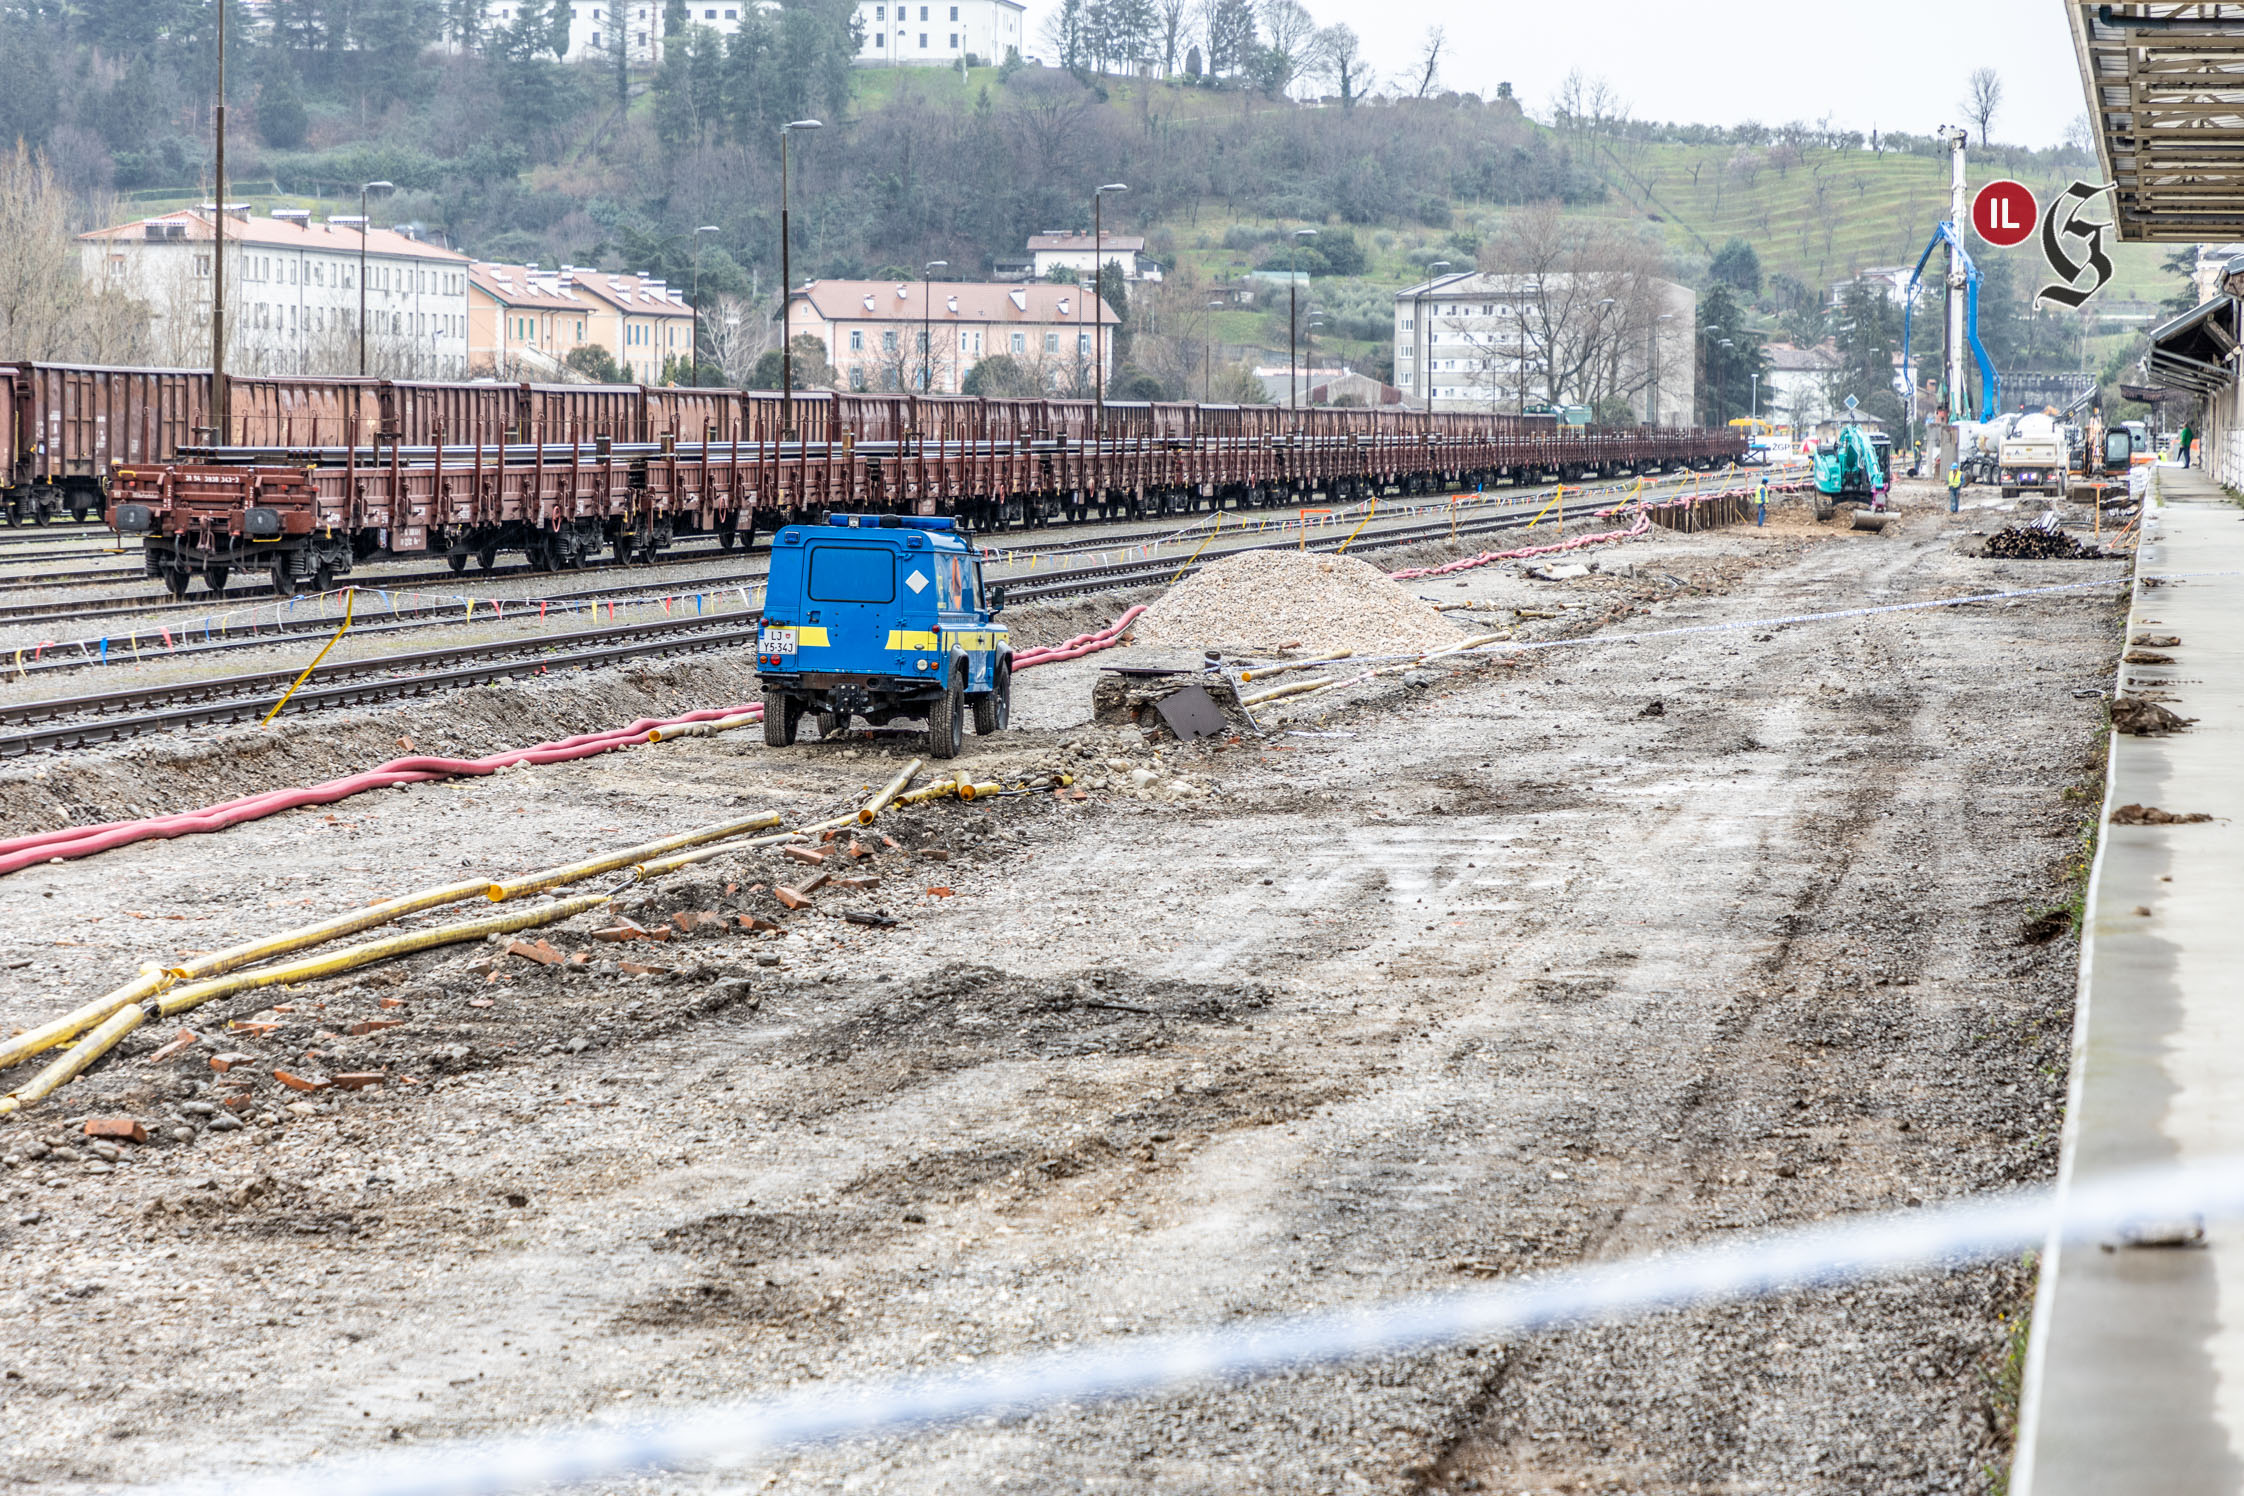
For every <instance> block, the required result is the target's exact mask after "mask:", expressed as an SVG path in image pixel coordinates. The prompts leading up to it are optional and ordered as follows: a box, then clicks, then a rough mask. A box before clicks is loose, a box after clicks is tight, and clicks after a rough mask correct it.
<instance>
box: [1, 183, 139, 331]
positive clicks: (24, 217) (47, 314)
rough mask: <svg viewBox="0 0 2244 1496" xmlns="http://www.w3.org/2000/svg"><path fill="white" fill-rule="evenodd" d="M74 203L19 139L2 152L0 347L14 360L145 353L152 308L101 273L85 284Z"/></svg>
mask: <svg viewBox="0 0 2244 1496" xmlns="http://www.w3.org/2000/svg"><path fill="white" fill-rule="evenodd" d="M71 206H72V205H71V200H70V195H69V193H68V192H66V191H65V190H64V189H63V187H62V185H61V183H59V182H58V181H57V180H56V179H55V173H54V169H53V168H52V167H50V166H49V165H48V164H47V162H46V159H45V158H44V157H42V156H38V155H35V154H33V153H32V152H31V151H30V150H29V149H28V148H27V147H26V146H25V145H24V144H23V143H22V142H21V141H18V142H17V143H16V148H15V151H14V153H13V154H12V155H6V156H0V348H5V349H7V350H8V354H7V356H8V357H10V358H23V359H86V360H97V359H98V360H123V361H130V360H137V359H140V358H144V357H146V337H147V327H148V308H147V307H146V306H145V305H144V304H142V303H141V302H140V301H138V300H137V299H136V298H134V297H133V296H131V295H130V294H129V293H127V292H126V291H125V290H123V289H122V288H121V287H118V288H112V287H110V286H109V285H108V284H107V283H106V278H105V276H103V275H96V276H94V277H93V278H92V279H93V284H91V285H89V284H88V283H87V281H88V278H87V277H86V276H85V275H83V274H82V273H81V271H80V267H79V258H80V256H79V250H78V247H77V246H76V245H75V244H73V243H72V242H71Z"/></svg>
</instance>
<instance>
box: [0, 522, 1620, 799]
mask: <svg viewBox="0 0 2244 1496" xmlns="http://www.w3.org/2000/svg"><path fill="white" fill-rule="evenodd" d="M1607 503H1608V499H1607V498H1606V497H1605V496H1602V495H1601V496H1598V497H1596V498H1585V499H1583V500H1582V501H1581V502H1579V503H1577V504H1570V505H1566V506H1564V513H1565V517H1567V518H1576V519H1578V518H1581V517H1583V516H1584V515H1588V514H1592V513H1594V512H1596V511H1597V510H1598V509H1601V508H1604V507H1606V505H1607ZM1527 522H1528V517H1527V516H1526V515H1522V514H1503V515H1484V516H1482V517H1480V518H1478V519H1474V520H1461V521H1459V522H1458V523H1457V525H1456V526H1455V527H1454V530H1453V529H1452V527H1451V526H1450V525H1448V524H1444V523H1434V524H1421V525H1407V526H1401V527H1398V528H1395V529H1390V530H1384V531H1379V532H1375V533H1367V534H1364V535H1361V536H1358V537H1355V538H1354V539H1353V540H1351V538H1350V537H1348V536H1346V535H1337V534H1336V535H1327V536H1321V537H1318V538H1316V539H1314V540H1310V541H1308V542H1307V543H1306V547H1305V548H1306V549H1309V550H1315V551H1318V552H1320V553H1322V552H1329V551H1338V550H1340V549H1341V548H1342V547H1343V546H1346V547H1347V548H1348V549H1350V550H1384V549H1389V548H1393V547H1398V546H1408V545H1422V544H1425V543H1427V542H1429V541H1436V540H1443V539H1447V538H1449V537H1450V536H1451V535H1452V534H1455V535H1457V536H1459V537H1462V536H1465V535H1475V534H1484V533H1488V532H1491V531H1503V530H1515V529H1523V528H1525V527H1526V525H1527ZM1286 545H1287V542H1284V541H1274V542H1270V543H1268V544H1264V545H1242V546H1232V547H1228V548H1224V549H1221V550H1217V551H1214V552H1213V554H1209V555H1205V556H1203V557H1201V558H1199V559H1197V560H1192V561H1179V560H1178V559H1177V558H1174V557H1171V558H1169V559H1167V560H1160V561H1145V562H1128V563H1117V564H1112V565H1101V566H1086V567H1077V568H1074V569H1072V570H1071V571H1070V572H1068V573H1066V574H1063V575H1060V576H1055V577H1053V578H1051V579H1050V580H1048V581H1042V582H1010V581H1009V582H1007V583H1006V584H1005V586H1006V589H1007V591H1008V593H1009V595H1010V596H1012V597H1013V598H1015V599H1018V600H1022V601H1027V600H1048V599H1054V598H1062V597H1079V596H1086V595H1089V594H1093V593H1098V592H1111V591H1115V590H1117V589H1120V588H1125V587H1137V586H1145V585H1151V584H1158V583H1161V582H1165V581H1168V580H1171V579H1175V578H1181V577H1185V576H1190V575H1192V574H1193V573H1195V572H1197V571H1199V570H1201V569H1202V568H1204V567H1206V566H1208V565H1210V564H1212V563H1213V562H1214V561H1216V560H1219V559H1221V558H1223V557H1225V556H1232V555H1237V554H1238V553H1240V552H1241V551H1250V550H1278V549H1284V548H1285V547H1286ZM759 616H760V615H759V614H757V613H756V612H754V611H750V610H731V611H728V612H724V613H715V614H708V615H705V616H703V617H700V618H696V619H691V620H684V619H677V620H673V619H663V620H659V621H655V622H650V623H643V624H623V625H616V626H613V627H610V628H605V629H585V630H577V631H574V632H571V633H567V634H560V635H537V636H532V637H525V638H518V639H507V640H490V641H484V642H480V643H476V644H465V645H456V646H451V647H448V648H444V649H435V650H421V651H416V652H413V653H411V654H394V655H381V656H376V657H373V658H369V659H364V660H348V661H343V662H340V663H338V664H336V665H331V666H323V667H321V668H320V669H319V670H317V671H315V672H314V673H313V675H312V677H311V679H310V680H309V681H307V683H306V685H305V686H304V688H303V689H301V690H299V691H298V692H297V693H296V694H295V695H294V696H292V697H289V698H288V701H287V711H288V713H289V714H291V715H293V714H296V713H301V712H311V711H324V710H331V709H334V708H338V707H345V706H358V705H364V704H368V703H372V702H378V701H387V700H394V699H396V698H398V697H401V696H420V695H427V694H429V693H430V692H433V691H441V690H447V689H451V688H454V687H458V686H472V685H482V684H486V683H488V682H491V681H496V680H504V679H508V678H510V677H514V676H520V675H534V674H549V673H552V672H553V671H556V670H569V669H579V668H581V669H593V668H597V667H599V666H601V665H609V664H616V663H620V662H623V661H627V660H633V659H644V658H649V657H652V656H660V655H668V654H678V653H687V652H695V651H700V650H706V649H713V648H721V647H724V646H727V645H731V644H738V643H746V642H749V641H752V640H753V639H754V638H755V633H756V628H755V626H756V622H757V619H758V618H759ZM328 622H329V623H332V620H328ZM556 650H558V653H556V652H555V651H556ZM463 661H465V662H472V663H465V664H463V663H460V662H463ZM415 667H430V668H427V669H426V671H425V673H420V674H399V673H397V672H398V671H400V670H401V669H405V670H411V669H413V668H415ZM295 676H296V672H294V671H289V670H272V671H258V672H252V673H246V674H243V675H237V676H217V677H206V678H204V679H200V680H193V681H185V682H173V683H167V684H163V685H154V686H142V687H131V688H127V689H124V690H119V691H104V692H99V693H95V694H93V695H88V696H76V697H58V698H53V699H50V700H45V701H35V702H22V703H17V704H15V705H11V706H0V723H14V724H22V730H20V731H17V732H13V733H8V734H4V735H0V758H10V757H20V756H22V755H24V754H29V753H37V752H40V751H42V750H63V749H70V748H82V747H86V746H89V745H92V744H96V743H102V742H112V741H115V740H118V739H121V738H128V737H134V736H138V735H140V734H143V733H149V732H162V731H167V730H173V729H178V728H185V727H202V726H213V725H219V724H224V723H228V722H239V721H245V720H249V719H251V718H253V717H261V716H263V715H264V714H265V713H267V712H269V711H271V710H272V709H273V707H274V705H275V703H276V702H278V701H280V700H281V697H282V692H283V690H284V689H285V687H286V686H287V685H288V684H289V682H291V681H293V680H294V679H295ZM147 708H155V709H154V710H146V709H147ZM63 719H67V720H63Z"/></svg>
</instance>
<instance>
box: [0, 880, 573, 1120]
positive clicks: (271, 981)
mask: <svg viewBox="0 0 2244 1496" xmlns="http://www.w3.org/2000/svg"><path fill="white" fill-rule="evenodd" d="M606 902H608V895H606V894H601V893H588V894H579V895H578V896H577V897H575V898H573V899H557V900H555V901H554V902H552V903H549V904H538V905H535V906H533V907H531V908H527V909H517V910H515V911H513V912H511V913H508V914H494V915H489V916H486V917H485V918H483V919H471V920H466V921H463V922H461V923H459V924H455V925H437V926H435V927H433V928H431V929H427V930H411V931H408V932H406V933H405V934H402V935H390V936H385V937H384V938H382V939H380V940H373V941H369V942H367V943H366V944H364V945H354V946H351V947H349V948H348V949H346V950H340V951H334V952H331V953H329V954H327V955H324V956H312V957H309V958H307V959H305V960H302V961H291V962H289V963H287V964H285V965H282V966H268V967H265V968H264V969H263V970H261V971H250V972H235V973H233V974H232V975H229V976H222V977H215V978H213V979H211V980H209V981H204V982H190V983H188V984H187V985H185V986H183V987H174V988H173V989H172V990H171V991H170V992H168V993H166V994H165V995H164V996H163V997H161V998H160V999H158V1000H157V1002H156V1005H155V1007H156V1013H157V1014H158V1015H159V1016H162V1017H166V1018H169V1017H172V1016H174V1015H176V1014H179V1013H184V1012H186V1011H187V1010H188V1009H190V1008H196V1007H200V1006H201V1005H202V1004H204V1003H206V1002H209V1001H211V1000H212V999H213V998H219V997H225V996H228V995H230V994H232V993H235V992H244V991H248V990H251V989H253V988H258V987H274V986H281V985H284V984H286V983H290V982H308V981H311V980H313V979H314V978H317V977H325V976H334V975H336V974H337V973H340V972H345V971H356V970H357V969H358V968H359V967H361V966H371V965H373V964H374V963H375V962H377V961H386V960H388V959H390V958H391V957H393V956H408V955H411V954H413V953H414V952H416V951H426V950H433V949H435V948H436V947H437V946H440V945H457V944H459V943H460V942H462V941H467V940H481V939H483V938H484V937H485V936H487V935H510V934H512V933H514V932H515V931H517V930H528V929H532V928H534V927H536V926H538V925H549V924H553V923H554V922H556V921H558V920H564V919H568V918H569V917H570V916H572V915H577V914H582V913H584V912H585V911H586V910H588V909H594V908H597V907H599V906H600V905H602V904H605V903H606ZM148 1017H149V1012H148V1009H147V1008H145V1007H142V1006H140V1005H138V1004H135V1005H134V1006H132V1007H130V1008H126V1009H124V1010H122V1011H120V1012H117V1013H114V1014H112V1015H111V1016H110V1017H109V1019H108V1021H107V1022H105V1023H103V1024H102V1025H101V1026H100V1027H99V1028H97V1029H95V1030H94V1031H93V1032H92V1033H91V1034H88V1035H87V1036H86V1037H85V1038H84V1039H83V1040H81V1041H80V1042H79V1043H78V1045H77V1047H76V1048H74V1049H72V1050H71V1051H70V1053H68V1054H66V1055H64V1056H63V1057H62V1058H61V1059H59V1060H56V1061H55V1062H54V1063H53V1064H51V1065H49V1066H48V1067H47V1068H46V1069H44V1070H42V1071H40V1072H39V1073H38V1074H37V1075H35V1076H33V1077H32V1079H31V1082H30V1084H28V1085H26V1086H24V1087H22V1088H21V1089H20V1090H18V1091H16V1092H15V1093H13V1094H12V1095H9V1096H5V1097H0V1116H5V1115H7V1114H8V1113H10V1112H15V1111H20V1110H22V1109H23V1108H24V1107H27V1106H30V1105H32V1104H33V1103H35V1102H38V1101H43V1100H45V1099H46V1098H47V1097H48V1096H50V1095H52V1094H53V1093H54V1092H55V1091H56V1090H58V1089H60V1088H61V1087H63V1086H65V1085H67V1084H69V1083H70V1082H71V1081H73V1080H75V1079H76V1078H77V1077H78V1076H79V1075H81V1074H83V1073H84V1072H85V1069H86V1067H87V1066H89V1065H91V1064H92V1063H93V1062H94V1061H95V1060H98V1059H100V1058H101V1057H102V1056H103V1055H104V1054H107V1053H108V1052H109V1051H110V1050H111V1049H113V1048H115V1047H116V1044H117V1041H118V1040H120V1039H122V1038H124V1036H125V1035H127V1034H129V1033H131V1032H132V1031H133V1030H134V1029H136V1028H138V1027H140V1025H141V1024H143V1023H145V1022H146V1021H147V1020H148Z"/></svg>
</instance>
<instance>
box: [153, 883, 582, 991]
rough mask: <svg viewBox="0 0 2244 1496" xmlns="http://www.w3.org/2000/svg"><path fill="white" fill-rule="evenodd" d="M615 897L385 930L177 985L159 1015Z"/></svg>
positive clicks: (527, 923) (550, 919)
mask: <svg viewBox="0 0 2244 1496" xmlns="http://www.w3.org/2000/svg"><path fill="white" fill-rule="evenodd" d="M610 897H611V896H610V895H608V894H604V893H580V894H578V895H577V896H576V897H574V898H568V899H555V900H554V901H553V902H551V903H549V904H533V905H531V906H529V907H528V908H524V909H516V910H513V911H511V912H510V913H506V914H487V915H485V916H484V917H483V918H481V919H470V920H462V921H461V922H460V923H458V924H456V925H433V926H431V927H430V928H428V929H426V930H407V931H406V932H405V933H403V934H401V935H385V936H383V937H382V938H381V939H380V940H370V941H368V942H367V943H366V944H364V945H354V946H347V947H345V948H344V949H342V950H339V951H331V952H329V953H328V954H327V955H324V956H307V957H306V958H305V959H303V960H301V961H290V962H288V963H286V964H285V965H281V966H266V967H261V968H259V969H258V970H256V971H237V972H235V973H233V974H232V975H230V976H223V977H216V978H213V979H212V980H210V981H207V982H189V983H187V984H186V985H185V986H182V987H174V988H173V989H172V990H171V991H169V992H167V993H165V994H164V995H163V996H162V997H160V998H158V999H157V1000H156V1012H157V1014H158V1016H160V1017H164V1018H170V1017H173V1016H175V1015H177V1014H180V1013H184V1012H186V1011H187V1010H188V1009H190V1008H199V1007H201V1006H202V1005H203V1004H204V1003H207V1002H209V1001H210V1000H211V999H212V998H217V997H225V996H227V995H228V994H230V993H235V992H248V991H251V990H253V989H255V988H258V987H281V986H286V985H287V984H289V983H291V982H309V981H312V980H313V979H315V978H318V977H327V976H334V975H335V974H336V973H338V972H345V971H356V970H358V968H360V967H361V966H371V965H373V964H374V963H375V962H377V961H387V960H388V959H390V958H391V957H392V956H410V955H412V954H413V953H414V952H416V951H427V950H434V949H435V948H436V947H438V946H440V945H458V944H459V943H460V942H461V941H463V940H481V939H482V938H483V937H484V936H486V935H511V934H513V933H514V932H515V931H517V930H528V929H534V928H535V927H537V926H539V925H550V924H553V923H555V922H556V921H558V920H564V919H568V918H569V917H571V916H572V915H578V914H582V913H584V912H585V911H586V910H587V909H597V908H599V907H600V906H601V905H602V904H605V903H607V902H608V900H609V898H610Z"/></svg>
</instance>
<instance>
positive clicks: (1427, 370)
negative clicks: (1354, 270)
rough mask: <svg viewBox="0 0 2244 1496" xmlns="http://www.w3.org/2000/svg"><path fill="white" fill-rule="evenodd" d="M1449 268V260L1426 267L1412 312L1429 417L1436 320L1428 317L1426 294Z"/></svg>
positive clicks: (1422, 392) (1420, 389)
mask: <svg viewBox="0 0 2244 1496" xmlns="http://www.w3.org/2000/svg"><path fill="white" fill-rule="evenodd" d="M1448 268H1449V261H1447V260H1435V261H1433V262H1431V263H1430V264H1428V265H1427V266H1426V284H1425V287H1424V289H1422V290H1420V291H1419V293H1418V302H1417V305H1416V306H1415V307H1413V308H1412V310H1411V330H1412V331H1413V332H1415V333H1417V335H1418V393H1419V395H1420V396H1421V397H1423V398H1422V403H1423V404H1424V405H1425V407H1426V414H1428V415H1432V414H1433V413H1434V354H1433V348H1432V343H1433V340H1434V336H1433V335H1434V320H1433V318H1431V317H1429V316H1427V315H1426V292H1427V291H1431V290H1432V289H1433V288H1434V278H1435V276H1436V274H1438V273H1439V272H1441V271H1444V270H1447V269H1448ZM1421 324H1423V325H1422V326H1421Z"/></svg>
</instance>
